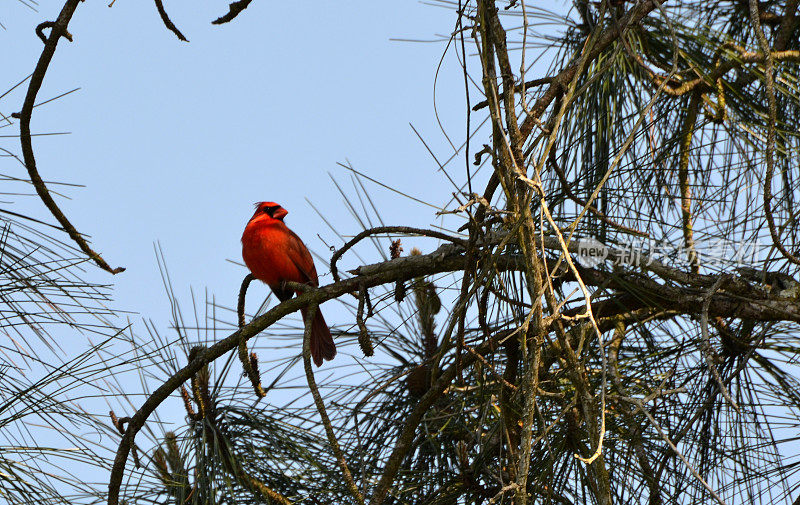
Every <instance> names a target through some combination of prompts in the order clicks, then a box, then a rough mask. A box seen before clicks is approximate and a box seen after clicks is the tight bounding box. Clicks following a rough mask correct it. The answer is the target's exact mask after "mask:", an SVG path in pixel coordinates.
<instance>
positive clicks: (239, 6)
mask: <svg viewBox="0 0 800 505" xmlns="http://www.w3.org/2000/svg"><path fill="white" fill-rule="evenodd" d="M250 2H252V0H238V1H236V2H231V4H230V5H228V12H227V13H226V14H224V15H222V16H220V17H218V18H217V19H215V20H214V21H212V22H211V24H212V25H221V24H223V23H227V22H229V21H233V19H234V18H235V17H236V16H238V15H239V14H241V12H242V11H243V10H245V9H246V8H247V7H248V6H249V5H250Z"/></svg>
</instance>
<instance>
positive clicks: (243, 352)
mask: <svg viewBox="0 0 800 505" xmlns="http://www.w3.org/2000/svg"><path fill="white" fill-rule="evenodd" d="M255 278H256V277H255V275H253V274H247V275H246V276H245V277H244V279H243V280H242V286H241V287H240V288H239V302H238V303H237V305H236V313H237V314H236V315H237V317H238V318H239V329H240V330H241V329H242V328H244V325H245V321H244V301H245V296H246V295H247V288H248V287H249V286H250V283H251V282H253V280H254V279H255ZM256 359H257V358H256V353H253V354H252V356H251V355H250V354H248V352H247V342H246V341H245V340H244V339H242V340H240V341H239V361H241V362H242V368H244V373H245V374H246V375H247V378H248V379H250V384H252V385H253V391H254V392H255V394H256V396H257V397H258V398H264V397H265V396H267V393H266V391H264V388H263V387H262V386H261V377H259V374H258V368H257V364H258V361H257V360H256Z"/></svg>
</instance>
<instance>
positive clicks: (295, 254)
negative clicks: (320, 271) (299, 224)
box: [286, 230, 319, 286]
mask: <svg viewBox="0 0 800 505" xmlns="http://www.w3.org/2000/svg"><path fill="white" fill-rule="evenodd" d="M288 231H289V240H287V242H288V245H289V247H288V249H289V250H288V251H287V252H286V254H287V256H288V257H289V259H290V260H292V263H294V266H296V267H297V269H298V270H299V271H300V273H301V274H302V275H303V277H305V279H304V280H305V282H307V283H309V284H311V285H312V286H318V285H319V280H318V279H317V269H316V268H315V267H314V258H312V257H311V253H310V252H308V248H307V247H306V245H305V244H304V243H303V241H302V240H300V237H298V236H297V234H295V232H293V231H292V230H288Z"/></svg>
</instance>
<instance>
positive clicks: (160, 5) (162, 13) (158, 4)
mask: <svg viewBox="0 0 800 505" xmlns="http://www.w3.org/2000/svg"><path fill="white" fill-rule="evenodd" d="M155 1H156V9H157V10H158V15H159V16H161V21H162V22H163V23H164V26H166V27H167V29H168V30H169V31H171V32H172V33H174V34H175V36H176V37H178V39H180V40H182V41H184V42H189V41H188V40H186V37H184V36H183V34H182V33H181V31H180V30H178V27H177V26H175V23H173V22H172V20H171V19H170V18H169V15H168V14H167V11H166V9H164V3H163V2H162V0H155Z"/></svg>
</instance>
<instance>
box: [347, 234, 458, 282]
mask: <svg viewBox="0 0 800 505" xmlns="http://www.w3.org/2000/svg"><path fill="white" fill-rule="evenodd" d="M378 233H403V234H406V235H421V236H423V237H430V238H438V239H442V240H447V241H448V242H452V243H454V244H458V245H461V246H466V241H464V240H461V239H460V238H456V237H451V236H450V235H448V234H446V233H442V232H439V231H434V230H426V229H424V228H413V227H411V226H378V227H377V228H369V229H367V230H364V231H362V232H361V233H359V234H358V235H356V236H355V237H353V238H352V239H350V241H348V242H347V243H346V244H345V245H343V246H342V247H341V248H339V249H337V250H336V252H334V253H333V256H331V274H333V279H334V280H335V281H336V282H339V281H340V280H341V279H340V278H339V268H338V267H337V266H336V263H337V262H338V261H339V258H341V257H342V255H343V254H344V253H346V252H347V251H348V250H349V249H351V248H352V247H353V246H354V245H356V244H357V243H359V242H361V241H362V240H364V239H365V238H367V237H369V236H370V235H376V234H378Z"/></svg>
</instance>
